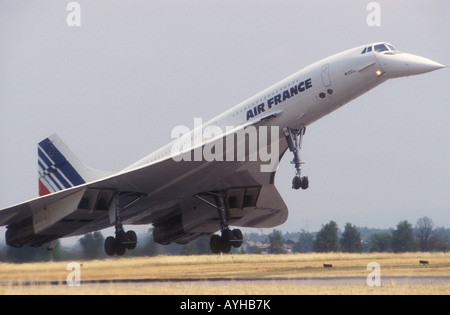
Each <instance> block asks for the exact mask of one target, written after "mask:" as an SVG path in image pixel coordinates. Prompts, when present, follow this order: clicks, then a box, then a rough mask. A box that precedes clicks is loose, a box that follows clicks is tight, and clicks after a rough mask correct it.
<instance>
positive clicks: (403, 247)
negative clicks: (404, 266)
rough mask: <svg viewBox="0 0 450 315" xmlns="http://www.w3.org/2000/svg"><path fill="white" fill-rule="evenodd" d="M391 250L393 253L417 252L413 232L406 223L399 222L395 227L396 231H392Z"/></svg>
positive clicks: (410, 226)
mask: <svg viewBox="0 0 450 315" xmlns="http://www.w3.org/2000/svg"><path fill="white" fill-rule="evenodd" d="M392 250H393V251H394V253H404V252H414V251H416V250H417V243H416V240H415V239H414V230H413V228H412V225H411V224H410V223H409V222H408V221H406V220H405V221H401V222H400V223H399V224H398V225H397V229H396V230H394V231H392Z"/></svg>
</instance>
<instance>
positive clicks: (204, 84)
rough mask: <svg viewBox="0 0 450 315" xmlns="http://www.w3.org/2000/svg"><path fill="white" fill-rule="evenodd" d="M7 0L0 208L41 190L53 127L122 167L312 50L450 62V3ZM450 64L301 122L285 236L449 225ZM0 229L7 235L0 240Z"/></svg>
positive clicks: (285, 167)
mask: <svg viewBox="0 0 450 315" xmlns="http://www.w3.org/2000/svg"><path fill="white" fill-rule="evenodd" d="M69 2H70V1H62V0H58V1H54V0H40V1H36V0H33V1H31V0H29V1H27V0H21V1H17V0H0V108H1V112H0V144H1V154H0V174H1V175H2V180H0V191H1V192H2V194H1V199H0V208H4V207H7V206H10V205H12V204H15V203H18V202H22V201H25V200H28V199H31V198H34V197H36V196H37V191H38V190H37V187H38V185H37V148H36V145H37V143H38V142H39V141H40V140H42V139H44V138H46V137H47V136H49V135H51V134H53V133H55V132H56V133H58V135H59V136H60V137H61V138H62V139H63V140H64V141H65V142H66V143H67V145H68V146H69V147H70V148H71V149H72V150H73V151H74V152H75V153H76V154H77V155H78V156H79V158H80V159H81V160H82V161H83V162H84V163H85V164H87V165H89V166H91V167H94V168H99V169H105V170H111V171H118V170H120V169H123V168H125V167H126V166H128V165H129V164H131V163H133V162H135V161H136V160H138V159H140V158H142V157H144V156H146V155H147V154H149V153H151V152H153V151H154V150H156V149H158V148H159V147H161V146H162V145H164V144H166V143H167V142H169V141H170V140H171V139H170V135H171V130H172V128H173V127H175V126H176V125H187V126H193V123H194V120H193V119H194V117H202V118H203V120H204V121H207V120H209V119H210V118H212V117H214V116H216V115H218V114H220V113H222V112H224V111H225V110H227V109H229V108H231V107H232V106H234V105H236V104H238V103H240V102H241V101H243V100H245V99H246V98H248V97H250V96H252V95H253V94H255V93H257V92H259V91H260V90H262V89H265V88H267V87H268V86H270V85H272V84H273V83H276V82H277V81H279V80H281V79H283V78H285V77H286V76H288V75H290V74H292V73H294V72H296V71H298V70H299V69H301V68H302V67H305V66H307V65H309V64H311V63H313V62H315V61H317V60H319V59H322V58H324V57H327V56H329V55H332V54H334V53H337V52H340V51H342V50H345V49H349V48H352V47H355V46H358V45H363V44H367V43H371V42H376V41H388V42H390V43H392V44H393V45H394V46H396V47H397V48H398V49H399V50H402V51H405V52H409V53H413V54H417V55H420V56H424V57H427V58H430V59H432V60H435V61H437V62H440V63H442V64H446V65H450V53H449V52H450V19H449V18H448V17H449V16H450V1H448V0H428V1H423V0H404V1H401V0H396V1H387V0H386V1H377V2H378V3H379V4H380V5H381V26H378V27H369V26H368V24H367V22H366V19H367V16H368V15H369V13H370V12H369V11H367V9H366V7H367V4H368V3H369V2H370V1H361V0H353V1H350V0H340V1H332V0H327V1H325V0H322V1H320V0H310V1H299V0H296V1H293V0H283V1H279V0H251V1H250V0H226V1H219V0H214V1H211V0H190V1H184V0H160V1H153V0H151V1H149V0H141V1H137V0H130V1H122V0H96V1H88V0H80V1H77V2H78V3H79V4H80V7H81V26H80V27H69V26H68V25H67V21H66V19H67V16H68V14H69V11H67V10H66V6H67V4H68V3H69ZM449 83H450V69H448V68H447V69H443V70H439V71H436V72H432V73H429V74H425V75H421V76H416V77H410V78H402V79H397V80H392V81H388V82H387V83H385V84H383V85H381V86H380V87H377V88H376V89H374V90H372V91H371V92H369V93H368V94H366V95H364V96H362V97H360V98H358V99H357V100H355V101H353V102H352V103H350V104H348V105H346V106H344V107H343V108H342V109H340V110H339V111H337V112H335V113H333V114H331V115H330V116H327V117H325V118H323V119H322V120H320V121H318V122H317V123H315V124H314V125H312V126H310V127H309V128H308V130H307V133H306V136H305V139H304V146H303V150H302V154H303V158H304V159H305V160H306V161H307V164H306V166H305V167H304V172H305V175H308V176H309V179H310V189H309V190H307V191H293V190H292V189H291V180H292V177H293V175H294V168H293V166H292V165H291V164H290V163H289V162H290V160H291V156H290V155H287V156H286V157H285V159H284V160H283V161H282V165H281V166H280V169H279V173H278V174H277V177H276V185H277V187H278V189H279V190H280V192H281V195H282V196H283V198H284V199H285V201H286V203H287V205H288V207H289V209H290V217H289V219H288V222H287V223H286V224H285V225H283V226H282V227H281V229H282V230H291V231H296V230H299V229H301V228H303V229H308V230H310V231H314V230H317V229H319V228H320V226H321V225H322V224H325V223H327V222H329V221H330V220H335V221H337V222H338V224H339V226H340V227H341V228H342V229H343V226H344V224H345V223H346V222H351V223H353V224H356V225H358V226H369V227H379V228H385V227H393V226H395V225H396V224H397V223H398V222H399V221H400V220H404V219H406V220H408V221H410V222H412V223H413V224H415V223H416V221H417V219H418V218H419V217H422V216H425V215H427V216H429V217H430V218H432V219H433V220H434V222H435V224H436V225H438V226H447V227H450V86H449ZM1 237H3V236H1Z"/></svg>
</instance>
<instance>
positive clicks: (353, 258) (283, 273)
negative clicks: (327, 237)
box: [0, 253, 450, 294]
mask: <svg viewBox="0 0 450 315" xmlns="http://www.w3.org/2000/svg"><path fill="white" fill-rule="evenodd" d="M420 260H427V261H429V262H430V265H429V266H428V267H423V266H421V265H420V264H419V261H420ZM370 262H377V263H378V264H380V267H381V276H382V277H383V276H450V254H443V253H436V254H431V253H407V254H385V253H383V254H343V253H331V254H296V255H223V256H161V257H153V258H150V257H149V258H122V259H108V260H96V261H81V262H79V263H80V264H81V265H82V267H81V280H82V281H92V280H113V279H211V278H227V279H233V278H265V277H269V278H270V277H283V278H290V277H292V278H296V277H304V278H308V277H355V276H360V277H367V275H368V274H369V273H370V271H367V269H366V267H367V264H368V263H370ZM323 264H332V265H333V268H332V269H331V270H326V269H324V268H323ZM66 267H67V262H48V263H33V264H0V282H1V283H3V285H2V286H0V294H230V293H232V294H450V285H449V284H442V285H398V284H396V283H391V284H390V285H383V286H382V287H378V288H377V287H368V286H366V285H363V286H354V285H342V286H338V287H330V286H324V285H321V286H309V285H300V286H296V285H281V286H278V285H276V284H272V283H270V282H269V283H267V285H259V286H257V285H252V284H249V285H229V284H228V285H208V286H201V285H183V284H170V283H169V284H158V285H143V286H133V287H129V286H118V287H109V286H99V285H98V286H96V285H91V284H90V285H82V286H81V287H78V288H69V287H67V286H65V285H62V286H48V285H46V286H21V285H12V283H15V284H20V283H24V282H39V281H58V282H63V281H65V280H66V278H67V275H68V274H69V272H70V271H67V270H66Z"/></svg>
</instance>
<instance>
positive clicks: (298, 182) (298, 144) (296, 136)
mask: <svg viewBox="0 0 450 315" xmlns="http://www.w3.org/2000/svg"><path fill="white" fill-rule="evenodd" d="M305 131H306V127H303V128H302V129H291V128H285V129H284V135H285V137H286V141H287V143H288V145H289V150H290V151H291V152H292V153H293V154H294V159H293V160H292V162H291V163H292V164H294V165H295V177H294V179H293V180H292V189H296V190H298V189H300V188H301V189H303V190H305V189H308V187H309V179H308V176H303V177H302V165H303V164H305V162H304V161H302V160H301V158H300V149H301V148H302V141H303V136H304V135H305Z"/></svg>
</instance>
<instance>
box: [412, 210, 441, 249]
mask: <svg viewBox="0 0 450 315" xmlns="http://www.w3.org/2000/svg"><path fill="white" fill-rule="evenodd" d="M433 230H434V223H433V221H432V220H431V219H430V218H428V217H423V218H420V219H419V220H418V221H417V224H416V231H415V232H416V237H417V239H418V241H419V247H420V251H422V252H428V251H430V250H431V249H433V247H434V244H435V243H436V240H435V238H434V237H433Z"/></svg>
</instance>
